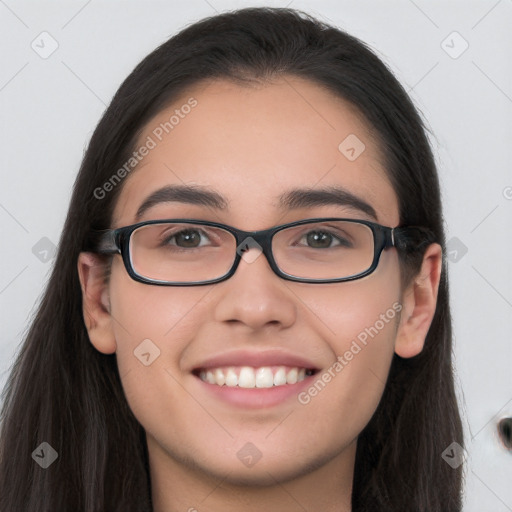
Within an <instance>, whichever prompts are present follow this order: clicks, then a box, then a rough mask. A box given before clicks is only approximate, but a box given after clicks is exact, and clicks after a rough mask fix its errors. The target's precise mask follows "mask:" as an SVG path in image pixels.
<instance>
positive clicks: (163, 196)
mask: <svg viewBox="0 0 512 512" xmlns="http://www.w3.org/2000/svg"><path fill="white" fill-rule="evenodd" d="M169 202H179V203H188V204H195V205H199V206H206V207H208V208H214V209H216V210H226V209H227V208H228V201H227V200H226V199H225V198H224V197H223V196H221V195H220V194H219V193H217V192H215V191H213V190H211V189H208V188H205V187H202V186H199V185H168V186H165V187H163V188H160V189H158V190H156V191H155V192H153V193H152V194H150V195H149V196H148V197H147V198H146V199H145V200H144V202H143V203H142V204H141V205H140V206H139V209H138V210H137V213H136V216H135V218H136V220H139V219H140V218H141V217H142V215H143V214H144V213H145V212H146V211H147V210H149V209H150V208H152V207H153V206H155V205H157V204H160V203H169ZM325 205H335V206H348V207H350V208H353V209H356V210H359V211H361V212H363V213H365V214H366V215H368V216H370V217H372V218H373V219H375V220H377V214H376V212H375V209H374V208H373V207H372V206H371V205H370V204H368V203H367V202H366V201H364V200H363V199H361V198H360V197H358V196H356V195H354V194H352V193H351V192H349V191H348V190H346V189H344V188H342V187H337V186H331V187H324V188H299V189H294V190H290V191H288V192H285V193H283V194H282V195H281V196H280V197H279V202H278V206H279V207H280V208H281V209H287V210H295V209H299V208H307V207H311V206H325Z"/></svg>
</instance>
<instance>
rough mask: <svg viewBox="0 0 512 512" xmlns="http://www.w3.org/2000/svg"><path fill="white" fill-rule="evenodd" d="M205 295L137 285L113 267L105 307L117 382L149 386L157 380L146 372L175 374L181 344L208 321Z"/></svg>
mask: <svg viewBox="0 0 512 512" xmlns="http://www.w3.org/2000/svg"><path fill="white" fill-rule="evenodd" d="M210 291H211V287H208V286H202V287H197V286H191V287H172V286H151V285H147V284H143V283H138V282H136V281H134V280H132V279H131V278H130V277H129V276H128V275H127V274H126V272H125V271H124V267H122V263H121V264H120V265H119V264H118V265H117V266H115V265H113V268H112V275H111V281H110V301H111V306H112V309H111V315H112V318H113V329H114V334H115V339H116V343H117V349H116V358H117V363H118V367H119V373H120V375H121V377H122V376H123V375H127V374H128V373H129V372H131V373H133V374H136V375H141V376H142V375H144V376H143V378H144V381H145V382H148V383H149V382H150V381H151V380H154V379H156V378H157V377H156V376H155V372H154V371H151V372H148V371H147V370H148V369H152V370H153V369H157V368H159V369H162V370H165V369H166V368H167V369H169V370H171V371H172V370H173V369H175V368H177V365H178V364H179V360H180V358H181V354H182V353H183V351H184V350H185V348H186V346H187V344H188V343H189V341H190V340H191V339H193V338H194V336H195V335H196V332H197V330H198V329H200V328H201V325H202V323H204V322H206V321H207V319H208V311H207V308H206V304H207V300H206V297H207V296H208V293H209V292H210ZM141 372H142V373H141ZM158 378H161V375H160V376H159V377H158Z"/></svg>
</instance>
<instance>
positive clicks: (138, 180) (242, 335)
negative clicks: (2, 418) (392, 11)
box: [78, 76, 441, 512]
mask: <svg viewBox="0 0 512 512" xmlns="http://www.w3.org/2000/svg"><path fill="white" fill-rule="evenodd" d="M191 96H193V97H194V98H196V99H197V101H198V105H197V107H195V109H193V110H192V112H191V113H190V114H189V115H188V116H186V118H184V119H183V120H181V121H180V124H179V125H178V126H176V127H175V128H174V130H173V131H172V132H170V134H169V135H167V136H166V137H165V138H164V139H163V140H162V142H160V143H159V144H158V146H157V147H156V148H155V149H153V150H152V151H151V152H150V153H149V155H148V156H147V157H145V158H144V160H143V162H142V163H141V164H140V167H139V168H138V169H137V170H136V171H134V172H133V173H132V174H131V175H130V176H129V177H128V178H126V180H125V182H124V184H123V189H122V191H121V194H120V197H119V200H118V202H117V205H116V208H115V212H114V219H113V222H112V226H113V227H121V226H125V225H129V224H132V223H134V222H136V220H135V213H136V211H137V209H138V207H139V206H140V204H141V203H142V201H143V200H144V199H145V198H146V197H147V196H148V195H149V194H150V193H151V192H153V191H154V190H156V189H158V188H160V187H162V186H164V185H168V184H183V183H187V184H200V185H203V186H207V187H211V188H212V189H214V190H215V191H217V192H218V193H220V194H222V195H223V196H224V197H225V198H226V200H227V202H228V205H229V208H228V209H227V210H226V211H214V210H212V209H211V208H206V207H203V206H197V205H190V204H184V203H164V204H160V205H157V206H154V207H153V208H151V209H149V210H148V211H147V212H146V213H145V214H144V216H143V219H142V220H146V219H147V220H149V219H162V218H171V217H184V218H186V217H193V218H199V219H205V220H212V221H217V222H222V223H225V224H229V225H232V226H235V227H237V228H240V229H244V230H256V229H266V228H269V227H271V226H275V225H278V224H282V223H285V222H292V221H294V220H300V219H306V218H312V217H323V216H339V217H350V218H355V219H367V220H373V219H371V218H370V217H368V216H367V215H366V214H364V213H362V212H360V211H358V210H355V209H352V208H348V207H340V206H334V205H326V206H315V207H308V208H301V209H297V210H290V211H286V210H282V209H279V208H278V207H277V206H276V199H275V198H276V197H277V196H278V195H280V194H281V193H282V192H283V191H286V190H289V189H292V188H296V187H313V188H314V187H319V186H328V185H338V186H343V187H344V188H346V189H347V190H349V191H350V192H352V193H353V194H356V195H358V196H359V197H361V198H363V199H364V200H365V201H367V202H368V203H370V204H371V205H372V206H373V208H374V209H375V211H376V212H377V217H378V218H377V221H378V222H379V223H380V224H383V225H385V226H391V227H393V226H396V225H398V224H399V215H398V202H397V198H396V195H395V192H394V190H393V188H392V186H391V184H390V182H389V180H388V179H387V177H386V173H385V170H384V168H383V166H382V164H381V160H382V159H381V157H380V155H379V152H378V147H377V145H376V143H375V142H374V141H373V140H372V138H371V136H370V133H369V130H368V128H367V126H366V125H365V123H364V122H363V121H362V120H361V118H360V117H359V116H358V114H357V112H356V111H355V110H354V109H353V108H352V107H351V106H350V105H349V104H348V103H346V102H344V101H343V100H341V99H339V98H336V97H334V96H333V95H331V94H330V93H329V92H326V91H325V90H323V89H322V88H320V87H318V86H317V85H315V84H312V83H310V82H308V81H305V80H302V79H299V78H296V77H290V76H287V77H281V78H280V79H278V80H275V81H274V82H273V83H271V84H266V85H264V86H263V85H258V86H250V87H240V86H239V85H235V84H233V83H231V82H227V81H222V80H219V81H210V82H206V83H202V84H199V85H197V86H196V87H194V88H193V89H191V90H189V91H187V95H186V96H184V97H183V98H181V99H180V100H179V101H176V102H175V103H174V104H173V105H171V106H170V107H169V108H168V109H166V110H165V111H163V112H160V113H159V114H158V115H157V116H156V117H155V118H154V119H153V120H152V121H151V122H150V123H148V125H147V126H146V128H145V130H144V132H143V133H142V134H141V137H140V141H144V140H145V139H146V137H147V136H148V135H150V134H151V133H152V130H153V129H154V128H155V126H157V125H158V124H159V123H160V122H164V121H165V120H168V119H169V117H170V115H172V113H173V111H174V109H175V108H179V106H180V105H182V104H183V103H185V102H186V101H187V99H188V98H189V97H191ZM349 134H356V135H357V136H358V138H359V139H360V140H362V141H363V142H364V144H365V145H366V149H365V151H364V152H363V153H362V154H361V155H360V156H359V157H358V158H357V159H356V160H355V161H353V162H351V161H349V160H348V159H347V158H346V157H345V156H344V155H343V154H342V153H341V152H340V151H339V150H338V145H339V144H340V142H341V141H343V140H344V139H345V138H346V137H347V136H348V135H349ZM78 271H79V275H80V281H81V284H82V291H83V298H84V317H85V321H86V325H87V328H88V331H89V336H90V340H91V343H92V344H93V345H94V347H95V348H96V349H97V350H98V351H100V352H102V353H105V354H111V353H114V352H115V353H116V356H117V361H118V365H119V370H120V375H121V379H122V383H123V387H124V390H125V393H126V397H127V400H128V403H129V405H130V407H131V409H132V410H133V412H134V414H135V416H136V417H137V419H138V420H139V421H140V423H141V424H142V425H143V427H144V428H145V430H146V433H147V442H148V450H149V458H150V470H151V479H152V495H153V500H154V507H155V508H154V510H155V511H156V512H159V511H164V510H165V511H184V510H190V511H192V510H194V509H197V510H198V511H201V512H202V511H220V510H222V511H223V512H230V511H235V510H241V509H242V507H243V510H248V511H252V510H255V511H256V510H266V511H270V512H272V511H279V512H287V511H299V510H300V511H303V510H311V511H313V510H325V511H334V510H336V511H349V510H350V499H351V491H352V479H353V469H354V462H355V453H356V445H357V438H358V435H359V433H360V432H361V431H362V429H363V428H364V426H365V425H366V424H367V423H368V421H369V420H370V418H371V416H372V414H373V413H374V411H375V409H376V407H377V405H378V403H379V400H380V398H381V395H382V392H383V390H384V385H385V381H386V378H387V375H388V372H389V367H390V364H391V360H392V356H393V353H396V354H398V355H399V356H401V357H412V356H415V355H417V354H418V353H419V352H421V350H422V348H423V344H424V340H425V336H426V334H427V331H428V329H429V326H430V324H431V321H432V317H433V315H434V312H435V307H436V297H437V290H438V285H439V277H440V272H441V248H440V246H439V245H437V244H432V245H431V246H430V247H429V248H428V249H427V251H426V253H425V257H424V260H423V265H422V268H421V270H420V272H419V273H418V275H417V276H416V278H415V279H414V280H413V281H412V282H411V283H409V284H408V285H407V288H406V289H402V288H401V284H400V278H399V261H398V255H397V253H396V250H395V249H389V250H386V251H384V252H383V254H382V256H381V260H380V263H379V266H378V267H377V269H376V271H375V272H374V273H373V274H371V275H370V276H367V277H365V278H363V279H360V280H356V281H352V282H345V283H335V284H328V285H326V284H305V283H295V282H290V281H285V280H283V279H281V278H279V277H278V276H276V275H275V274H274V273H273V272H272V270H271V269H270V267H269V265H268V263H267V261H266V259H265V258H264V257H259V258H257V259H256V260H255V261H254V262H252V263H246V262H244V261H242V262H241V264H240V266H239V268H238V270H237V272H236V273H235V275H234V276H232V277H231V278H230V279H228V280H227V281H224V282H222V283H217V284H213V285H207V286H196V287H162V286H151V285H147V284H142V283H138V282H136V281H134V280H132V279H131V278H130V277H129V276H128V274H127V272H126V270H125V268H124V265H123V263H122V260H121V257H120V256H114V258H113V264H112V272H111V276H110V280H109V281H108V283H106V284H105V283H104V281H103V279H102V278H103V274H104V269H103V268H102V266H101V264H100V262H99V260H98V259H97V258H96V257H95V256H94V255H93V254H90V253H82V254H81V255H80V258H79V261H78ZM396 302H400V303H401V304H402V307H403V309H402V312H401V315H397V316H396V317H395V318H394V319H393V320H392V321H390V322H389V323H387V324H386V325H385V327H384V328H383V329H382V330H380V331H379V333H378V335H376V336H375V337H374V338H372V339H371V340H370V341H369V343H368V344H367V346H365V347H364V348H363V350H361V351H360V352H359V353H358V354H357V355H355V356H354V358H353V359H352V360H351V361H349V362H348V364H347V365H346V366H345V367H344V368H343V370H342V371H341V372H339V373H337V374H336V376H335V378H333V379H332V380H331V382H329V384H328V385H326V386H325V388H324V389H323V390H322V391H321V392H320V393H318V394H317V396H315V397H314V398H312V399H311V401H310V402H309V403H308V404H306V405H302V404H300V403H299V402H298V401H297V399H296V397H294V398H292V399H290V400H287V401H285V402H283V403H282V404H279V405H277V406H274V407H269V408H267V409H255V410H249V409H244V408H240V407H236V406H233V405H229V404H226V403H224V402H221V401H220V400H215V399H211V398H209V397H207V396H206V395H205V393H204V392H203V391H202V387H201V386H202V384H201V383H200V382H199V381H198V379H197V378H196V377H194V376H193V375H192V374H191V370H192V368H193V367H194V365H197V364H198V363H199V362H201V361H204V360H205V359H207V358H209V357H211V356H213V355H216V354H219V353H223V352H226V351H228V350H231V349H233V348H243V349H247V350H250V351H260V350H266V349H273V348H279V349H283V350H285V351H287V352H288V353H293V354H298V355H301V356H302V357H305V358H307V359H308V360H310V361H313V362H314V363H315V365H316V366H317V367H318V368H320V369H322V370H323V371H326V370H327V369H328V368H329V367H331V366H332V364H333V363H334V362H335V361H336V358H337V356H340V355H343V354H344V353H345V352H346V351H347V350H348V349H349V348H350V344H351V343H352V341H353V340H354V339H356V337H357V335H358V334H359V333H360V332H362V331H363V330H364V329H365V328H366V327H369V326H372V325H374V324H375V322H376V321H377V320H378V319H379V315H381V314H383V313H385V312H386V311H387V310H388V309H389V308H392V305H393V304H394V303H396ZM399 317H400V318H399ZM147 338H149V339H151V340H152V342H153V343H154V344H155V345H156V346H158V348H159V350H160V356H159V357H158V358H157V359H156V360H155V361H154V362H153V363H152V364H151V365H150V366H144V365H143V364H141V363H140V361H139V360H138V359H137V358H136V357H134V355H133V351H134V349H135V348H136V347H137V346H138V345H139V344H140V343H141V341H142V340H144V339H147ZM247 442H251V443H253V444H254V445H255V446H256V447H257V448H258V450H259V451H260V452H261V454H262V456H261V459H260V460H259V461H258V462H257V463H256V464H255V465H254V466H252V467H246V466H245V465H244V464H242V463H241V461H240V459H239V458H238V457H237V452H238V451H239V450H240V449H241V448H242V447H243V446H244V445H245V444H246V443H247Z"/></svg>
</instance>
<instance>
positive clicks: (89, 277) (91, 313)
mask: <svg viewBox="0 0 512 512" xmlns="http://www.w3.org/2000/svg"><path fill="white" fill-rule="evenodd" d="M105 272H106V264H105V262H104V261H103V260H102V259H101V258H100V257H99V256H98V255H96V254H93V253H89V252H82V253H80V255H79V256H78V276H79V278H80V286H81V287H82V304H83V313H84V321H85V326H86V327H87V332H88V333H89V339H90V340H91V343H92V344H93V345H94V347H95V348H96V350H98V351H99V352H102V353H103V354H112V353H114V352H115V351H116V348H117V345H116V340H115V336H114V330H113V325H112V316H111V315H110V299H109V290H108V282H106V279H105Z"/></svg>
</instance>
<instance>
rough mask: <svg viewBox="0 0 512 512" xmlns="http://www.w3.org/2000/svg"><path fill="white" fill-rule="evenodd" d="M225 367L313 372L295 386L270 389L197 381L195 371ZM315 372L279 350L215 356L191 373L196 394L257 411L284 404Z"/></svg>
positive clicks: (301, 360)
mask: <svg viewBox="0 0 512 512" xmlns="http://www.w3.org/2000/svg"><path fill="white" fill-rule="evenodd" d="M225 366H253V367H255V368H259V367H262V366H291V367H299V368H306V369H308V370H313V375H310V376H307V377H306V378H305V379H304V380H302V381H300V382H296V383H295V384H285V385H283V386H273V387H271V388H250V389H248V388H239V387H229V386H218V385H217V384H210V383H209V382H204V381H203V380H201V379H200V378H199V371H201V370H208V369H211V368H218V367H225ZM318 371H319V368H318V367H317V366H316V365H315V364H314V363H312V362H311V361H308V360H307V359H305V358H302V357H300V356H297V355H295V354H289V353H286V352H283V351H278V350H274V351H264V352H254V351H240V350H237V351H232V352H227V353H223V354H218V355H215V356H212V357H210V358H208V359H207V360H205V361H203V362H201V363H200V364H198V365H196V366H195V367H194V369H193V370H192V374H193V375H194V377H195V381H196V383H197V385H198V386H199V390H200V392H203V393H206V394H207V395H208V396H209V397H211V398H213V399H216V400H219V401H221V402H222V403H224V404H228V405H231V406H235V407H237V408H244V409H261V408H269V407H275V406H278V405H280V404H283V403H285V402H287V401H288V400H290V399H293V398H294V397H297V395H298V394H299V393H300V392H301V390H303V389H304V388H306V387H307V386H309V385H310V384H311V381H312V379H313V378H314V376H315V375H316V373H317V372H318Z"/></svg>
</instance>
